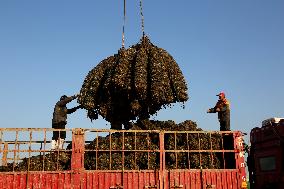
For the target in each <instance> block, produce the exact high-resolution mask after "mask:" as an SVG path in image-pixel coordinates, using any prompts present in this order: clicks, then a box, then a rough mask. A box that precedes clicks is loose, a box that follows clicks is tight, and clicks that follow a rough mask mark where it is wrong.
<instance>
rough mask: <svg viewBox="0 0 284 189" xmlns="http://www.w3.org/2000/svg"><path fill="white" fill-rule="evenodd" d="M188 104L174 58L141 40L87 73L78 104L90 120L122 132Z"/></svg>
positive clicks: (143, 38)
mask: <svg viewBox="0 0 284 189" xmlns="http://www.w3.org/2000/svg"><path fill="white" fill-rule="evenodd" d="M187 100H188V94H187V85H186V81H185V79H184V76H183V74H182V72H181V70H180V68H179V66H178V64H177V63H176V61H175V60H174V58H173V57H172V56H171V55H170V54H169V53H167V51H166V50H164V49H162V48H159V47H157V46H155V45H153V44H152V43H151V42H150V40H149V38H148V37H147V36H143V37H142V38H141V40H140V42H139V43H138V44H136V45H133V46H131V47H130V48H128V49H124V48H121V49H120V50H119V51H118V53H117V54H114V55H113V56H110V57H108V58H106V59H104V60H103V61H101V62H100V63H99V64H98V65H97V66H96V67H95V68H93V69H92V70H91V71H90V72H89V73H88V75H87V77H86V78H85V81H84V83H83V85H82V88H81V91H80V96H79V98H78V103H79V104H81V105H82V107H83V108H84V109H86V110H87V111H88V116H89V118H90V119H97V117H98V114H99V115H101V116H102V117H103V118H105V119H106V120H107V121H109V122H111V123H113V124H112V128H115V129H121V126H120V125H121V124H124V123H127V122H128V121H129V120H133V119H136V118H139V119H143V118H148V117H149V116H150V115H153V114H155V113H156V112H157V111H158V110H160V109H161V108H163V107H165V106H167V105H169V104H171V103H175V102H185V101H187ZM114 125H118V126H114Z"/></svg>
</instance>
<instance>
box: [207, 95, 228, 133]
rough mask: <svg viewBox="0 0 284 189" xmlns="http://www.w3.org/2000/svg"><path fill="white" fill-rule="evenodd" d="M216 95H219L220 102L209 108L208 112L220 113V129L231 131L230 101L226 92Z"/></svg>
mask: <svg viewBox="0 0 284 189" xmlns="http://www.w3.org/2000/svg"><path fill="white" fill-rule="evenodd" d="M216 96H219V100H218V102H217V103H216V105H215V107H214V108H210V109H209V110H207V113H218V120H219V123H220V131H230V103H229V101H228V100H227V99H226V96H225V93H224V92H220V93H219V94H217V95H216Z"/></svg>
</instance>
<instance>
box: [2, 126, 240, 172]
mask: <svg viewBox="0 0 284 189" xmlns="http://www.w3.org/2000/svg"><path fill="white" fill-rule="evenodd" d="M53 131H59V132H60V131H61V132H62V131H66V132H67V138H66V140H65V144H64V148H63V149H57V150H51V149H50V147H51V146H50V141H51V136H52V132H53ZM79 135H80V136H81V138H78V136H79ZM240 137H241V133H240V132H230V131H228V132H216V131H160V130H103V129H82V130H81V132H80V133H79V134H78V132H75V129H64V130H60V129H37V128H29V129H27V128H26V129H25V128H23V129H10V128H9V129H8V128H7V129H3V128H2V129H0V171H2V172H3V171H68V170H71V169H72V167H73V168H74V167H75V168H80V167H81V168H82V169H85V170H149V169H160V168H161V167H163V168H165V169H201V168H203V169H228V168H229V169H234V168H236V167H238V165H237V159H238V157H239V153H240V152H241V151H242V146H240V145H238V144H239V142H238V141H240ZM81 156H82V157H81ZM75 158H82V159H81V161H83V164H82V165H76V162H77V161H75V160H74V159H75Z"/></svg>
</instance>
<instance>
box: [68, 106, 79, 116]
mask: <svg viewBox="0 0 284 189" xmlns="http://www.w3.org/2000/svg"><path fill="white" fill-rule="evenodd" d="M80 108H82V106H81V105H79V106H76V107H74V108H71V109H67V114H72V113H73V112H75V111H76V110H78V109H80Z"/></svg>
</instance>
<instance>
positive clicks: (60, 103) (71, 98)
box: [57, 95, 78, 106]
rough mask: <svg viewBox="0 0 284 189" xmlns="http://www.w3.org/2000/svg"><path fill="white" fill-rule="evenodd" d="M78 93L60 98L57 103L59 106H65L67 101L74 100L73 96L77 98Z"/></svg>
mask: <svg viewBox="0 0 284 189" xmlns="http://www.w3.org/2000/svg"><path fill="white" fill-rule="evenodd" d="M77 96H78V95H74V96H70V97H66V98H65V99H63V100H60V101H59V102H58V103H57V104H58V105H59V106H65V105H66V104H68V103H69V102H71V101H72V100H74V99H75V98H77Z"/></svg>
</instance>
